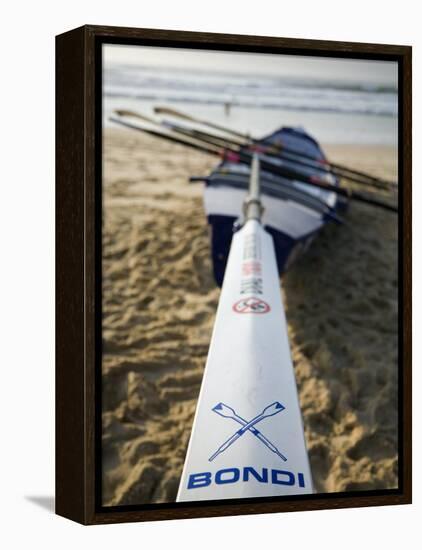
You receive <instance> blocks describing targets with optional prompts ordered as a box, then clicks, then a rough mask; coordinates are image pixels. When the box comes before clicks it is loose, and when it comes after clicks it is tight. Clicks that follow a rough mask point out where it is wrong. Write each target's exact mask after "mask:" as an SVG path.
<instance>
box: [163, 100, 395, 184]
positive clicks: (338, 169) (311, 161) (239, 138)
mask: <svg viewBox="0 0 422 550" xmlns="http://www.w3.org/2000/svg"><path fill="white" fill-rule="evenodd" d="M154 112H155V113H156V114H159V115H167V116H171V117H176V118H181V119H183V120H186V121H189V122H193V123H196V124H200V125H202V126H208V127H209V128H213V129H214V130H217V131H219V132H222V133H223V134H230V135H231V136H234V140H233V138H232V140H231V143H232V145H234V144H237V145H251V144H257V145H259V147H260V149H261V151H262V152H266V153H267V154H275V155H276V156H278V157H280V156H281V157H284V158H290V159H291V160H295V162H299V163H301V164H304V165H307V166H309V167H313V168H317V169H323V170H325V171H327V172H330V173H332V174H333V175H335V176H337V177H342V178H345V179H348V180H350V181H353V182H355V183H360V184H363V185H368V186H372V187H377V188H380V189H392V188H393V189H394V188H396V186H397V184H396V182H392V181H388V180H384V179H382V178H377V177H375V176H372V175H370V174H366V173H365V172H361V171H358V170H353V169H352V168H349V167H347V166H344V165H342V164H337V163H334V162H329V161H323V162H321V160H320V159H317V158H315V157H314V156H312V155H309V154H306V153H305V152H303V151H298V150H297V149H293V148H292V147H288V146H286V145H284V144H283V142H282V141H279V142H278V143H269V144H265V143H263V142H262V140H260V139H259V140H258V139H256V138H252V137H251V136H250V135H249V134H244V133H242V132H238V131H237V130H233V129H232V128H228V127H226V126H220V125H218V124H214V123H213V122H210V121H207V120H204V119H200V118H198V117H193V116H192V115H189V114H187V113H183V112H181V111H178V110H176V109H172V108H169V107H155V108H154ZM194 132H196V133H197V135H198V136H199V135H200V134H202V135H207V134H206V133H204V132H202V131H200V130H194ZM208 136H210V134H208ZM214 137H216V136H214ZM219 137H220V139H225V138H222V137H221V136H219ZM226 141H228V142H229V141H230V140H227V138H226Z"/></svg>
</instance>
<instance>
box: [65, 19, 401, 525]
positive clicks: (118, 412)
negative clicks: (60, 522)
mask: <svg viewBox="0 0 422 550" xmlns="http://www.w3.org/2000/svg"><path fill="white" fill-rule="evenodd" d="M56 53H57V58H56V59H57V65H56V76H57V80H56V82H57V89H56V98H57V105H56V110H57V128H56V137H57V141H56V147H57V155H56V159H57V163H56V170H57V174H56V176H57V177H56V181H57V186H56V197H57V211H56V212H57V340H56V342H57V356H56V365H57V367H56V368H57V371H56V375H57V376H56V380H57V384H56V411H57V430H56V449H57V451H56V503H57V513H58V514H60V515H62V516H65V517H67V518H70V519H73V520H76V521H78V522H80V523H83V524H95V523H111V522H123V521H145V520H157V519H171V518H189V517H191V518H193V517H201V516H219V515H229V514H232V515H233V514H251V513H267V512H280V511H294V510H316V509H322V508H344V507H351V506H374V505H385V504H405V503H409V502H410V501H411V48H410V47H409V46H396V45H376V44H358V43H341V42H324V41H312V40H297V39H294V40H293V39H286V38H269V37H265V38H264V37H254V36H235V35H220V34H205V33H191V32H180V31H177V32H176V31H160V30H146V29H131V28H114V27H96V26H86V27H82V28H78V29H75V30H72V31H70V32H67V33H64V34H62V35H60V36H58V37H57V39H56Z"/></svg>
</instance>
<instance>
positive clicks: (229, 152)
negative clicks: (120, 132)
mask: <svg viewBox="0 0 422 550" xmlns="http://www.w3.org/2000/svg"><path fill="white" fill-rule="evenodd" d="M116 115H117V116H113V117H110V120H111V121H113V122H116V123H117V124H120V125H123V126H125V127H127V128H131V129H134V130H138V131H141V132H145V133H147V134H149V135H153V136H156V137H159V138H162V139H165V140H167V141H171V142H173V143H179V144H181V145H185V146H187V147H190V148H193V149H196V150H198V151H202V152H204V153H209V154H212V155H216V156H220V157H223V158H225V159H226V160H231V161H232V162H240V163H243V164H247V165H250V164H251V161H252V156H253V154H254V151H253V150H250V149H248V148H247V147H244V148H243V147H236V148H233V147H228V146H226V147H222V146H219V145H217V144H211V143H209V142H207V141H204V140H203V139H200V138H198V137H197V136H196V135H193V134H192V135H186V134H184V133H180V132H178V131H177V127H173V126H172V127H171V128H169V127H168V124H165V125H164V127H160V129H155V128H154V126H157V125H158V126H163V124H162V123H160V122H159V121H156V120H154V119H151V118H150V117H147V116H145V115H141V114H139V113H135V112H133V111H128V110H121V109H120V110H116ZM128 117H129V118H130V117H131V118H139V119H142V120H144V121H146V122H148V123H149V124H150V125H152V127H151V126H144V125H140V124H139V123H138V124H135V123H134V122H131V121H128V120H127V118H128ZM260 159H261V168H262V170H264V171H266V172H268V173H270V174H273V175H278V176H280V177H282V178H287V179H289V180H292V181H297V182H301V183H306V184H307V185H309V186H311V187H317V188H319V189H323V190H326V191H333V192H335V193H336V194H337V195H340V196H343V197H346V198H347V199H349V200H354V201H358V202H363V203H366V204H369V205H371V206H376V207H379V208H382V209H384V210H389V211H391V212H397V207H396V206H395V205H393V204H390V203H388V202H385V201H383V200H380V199H378V198H377V197H375V196H374V195H372V194H371V195H368V194H364V193H361V192H358V191H354V190H351V189H348V188H342V187H339V186H337V185H333V183H332V182H333V176H332V174H330V173H324V172H323V171H321V172H320V173H319V174H318V175H315V174H311V175H309V174H308V173H306V171H303V170H301V169H300V166H299V167H295V166H294V164H293V165H292V163H291V162H286V160H285V159H283V158H280V159H278V158H275V157H273V156H269V155H267V154H263V153H262V152H260ZM320 170H321V169H320Z"/></svg>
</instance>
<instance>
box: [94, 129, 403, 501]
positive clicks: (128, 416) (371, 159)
mask: <svg viewBox="0 0 422 550" xmlns="http://www.w3.org/2000/svg"><path fill="white" fill-rule="evenodd" d="M325 150H326V152H327V153H328V156H329V157H330V158H331V159H332V160H334V161H337V162H340V163H344V164H347V165H350V166H353V167H355V168H356V169H363V170H368V171H370V172H371V173H374V174H376V175H379V176H383V177H389V178H390V179H394V178H395V177H396V172H397V159H396V155H395V150H394V149H392V148H389V147H385V146H371V147H366V148H364V147H361V146H349V145H348V146H340V145H339V146H329V147H326V148H325ZM214 164H215V158H212V157H209V156H207V155H205V154H203V153H199V152H195V151H192V150H187V149H185V148H183V147H182V146H179V145H173V144H168V143H165V142H162V141H159V140H157V139H156V138H152V137H148V136H144V135H142V134H137V133H135V132H131V131H126V130H120V129H111V128H107V129H106V130H105V133H104V192H103V199H104V230H103V341H104V355H103V501H104V504H105V505H117V504H142V503H150V502H169V501H170V502H171V501H174V500H175V497H176V492H177V488H178V483H179V477H180V475H181V470H182V466H183V461H184V458H185V452H186V447H187V443H188V439H189V433H190V428H191V424H192V420H193V415H194V412H195V405H196V399H197V396H198V393H199V388H200V384H201V380H202V373H203V368H204V365H205V360H206V355H207V351H208V345H209V340H210V336H211V331H212V327H213V321H214V316H215V310H216V306H217V303H218V298H219V292H220V291H219V289H218V288H217V287H216V286H215V283H214V280H213V278H212V273H211V271H212V270H211V260H210V249H209V234H208V227H207V223H206V218H205V215H204V211H203V207H202V189H201V184H189V183H188V178H189V176H191V175H206V174H207V173H208V172H209V171H210V169H211V168H212V167H213V166H214ZM345 219H346V224H345V225H344V226H341V227H339V226H334V225H329V226H327V227H326V228H324V229H323V231H322V232H321V233H320V234H319V236H318V238H317V239H316V240H315V242H314V243H313V245H312V247H311V249H310V250H309V251H308V252H307V254H306V255H305V256H304V257H302V258H301V259H300V260H299V261H298V262H297V263H296V264H295V265H294V266H293V267H292V268H291V270H290V271H289V272H288V273H287V274H286V275H285V276H284V278H283V298H284V302H285V305H286V314H287V318H288V323H289V334H290V341H291V346H292V355H293V360H294V365H295V372H296V378H297V382H298V388H299V395H300V402H301V407H302V412H303V419H304V424H305V429H306V439H307V445H308V449H309V454H310V460H311V467H312V472H313V476H314V484H315V487H316V490H317V491H318V492H337V491H359V490H370V489H385V488H394V487H396V486H397V374H398V371H397V322H398V314H397V307H398V305H397V217H396V216H395V215H394V214H390V213H388V212H384V211H381V210H376V209H373V208H371V207H368V206H365V205H361V204H358V203H353V205H352V206H351V207H350V208H349V210H348V212H347V213H346V215H345Z"/></svg>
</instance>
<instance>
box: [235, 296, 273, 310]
mask: <svg viewBox="0 0 422 550" xmlns="http://www.w3.org/2000/svg"><path fill="white" fill-rule="evenodd" d="M270 309H271V308H270V306H269V305H268V304H267V302H264V300H261V299H260V298H254V297H250V298H243V300H239V301H238V302H236V303H235V304H234V305H233V311H235V312H236V313H268V312H269V311H270Z"/></svg>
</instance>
